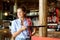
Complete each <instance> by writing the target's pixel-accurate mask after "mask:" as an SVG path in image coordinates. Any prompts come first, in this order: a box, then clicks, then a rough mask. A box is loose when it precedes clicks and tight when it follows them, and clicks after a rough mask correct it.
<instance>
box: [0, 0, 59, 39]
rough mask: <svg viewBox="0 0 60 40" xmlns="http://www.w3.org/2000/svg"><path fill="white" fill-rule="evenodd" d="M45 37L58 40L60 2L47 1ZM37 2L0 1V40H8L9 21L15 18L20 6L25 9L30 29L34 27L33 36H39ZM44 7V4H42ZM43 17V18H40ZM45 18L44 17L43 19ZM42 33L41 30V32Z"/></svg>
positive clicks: (26, 0)
mask: <svg viewBox="0 0 60 40" xmlns="http://www.w3.org/2000/svg"><path fill="white" fill-rule="evenodd" d="M45 2H46V3H47V4H46V5H45V6H46V8H47V9H46V11H47V13H46V14H45V15H47V16H46V27H47V29H46V32H45V31H44V30H43V32H45V33H46V34H44V33H43V34H42V35H46V37H51V38H60V0H47V1H45ZM39 4H40V3H39V0H0V40H10V39H11V37H12V36H11V33H10V29H9V28H10V27H11V21H12V20H14V19H16V18H17V15H16V10H17V8H18V7H20V6H21V5H25V6H26V7H27V13H26V16H27V18H30V19H31V20H32V23H33V25H32V28H34V27H36V33H35V34H34V35H35V36H39V27H40V26H43V25H40V23H39V20H40V19H39V18H40V15H41V14H39V12H40V10H39V9H40V6H39ZM43 5H44V4H43ZM41 17H43V16H41ZM43 18H45V17H43ZM41 32H42V30H41Z"/></svg>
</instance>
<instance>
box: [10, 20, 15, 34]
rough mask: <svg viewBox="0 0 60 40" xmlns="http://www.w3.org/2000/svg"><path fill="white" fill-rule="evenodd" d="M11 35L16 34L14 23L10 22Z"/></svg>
mask: <svg viewBox="0 0 60 40" xmlns="http://www.w3.org/2000/svg"><path fill="white" fill-rule="evenodd" d="M10 29H11V34H13V33H14V32H16V24H15V21H12V22H11V28H10Z"/></svg>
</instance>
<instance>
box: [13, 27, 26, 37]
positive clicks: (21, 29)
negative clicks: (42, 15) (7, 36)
mask: <svg viewBox="0 0 60 40" xmlns="http://www.w3.org/2000/svg"><path fill="white" fill-rule="evenodd" d="M24 30H26V27H25V26H22V28H20V29H19V30H18V31H17V32H14V33H13V34H12V37H14V38H15V37H16V36H17V35H19V34H20V33H21V32H22V31H24Z"/></svg>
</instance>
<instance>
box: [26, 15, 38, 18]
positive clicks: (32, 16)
mask: <svg viewBox="0 0 60 40" xmlns="http://www.w3.org/2000/svg"><path fill="white" fill-rule="evenodd" d="M38 16H39V15H32V16H27V17H30V18H33V17H38Z"/></svg>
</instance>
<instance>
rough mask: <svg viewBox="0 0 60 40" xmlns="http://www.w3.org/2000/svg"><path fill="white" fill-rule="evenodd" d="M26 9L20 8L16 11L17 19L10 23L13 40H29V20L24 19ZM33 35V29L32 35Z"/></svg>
mask: <svg viewBox="0 0 60 40" xmlns="http://www.w3.org/2000/svg"><path fill="white" fill-rule="evenodd" d="M25 14H26V8H25V7H24V6H21V7H20V8H18V9H17V16H18V19H16V20H13V21H12V25H11V34H12V36H13V37H14V38H15V40H30V31H29V30H28V29H29V27H28V26H30V25H31V20H30V21H29V20H27V19H26V17H25V16H26V15H25ZM34 33H35V29H34V31H33V32H32V35H33V34H34Z"/></svg>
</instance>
